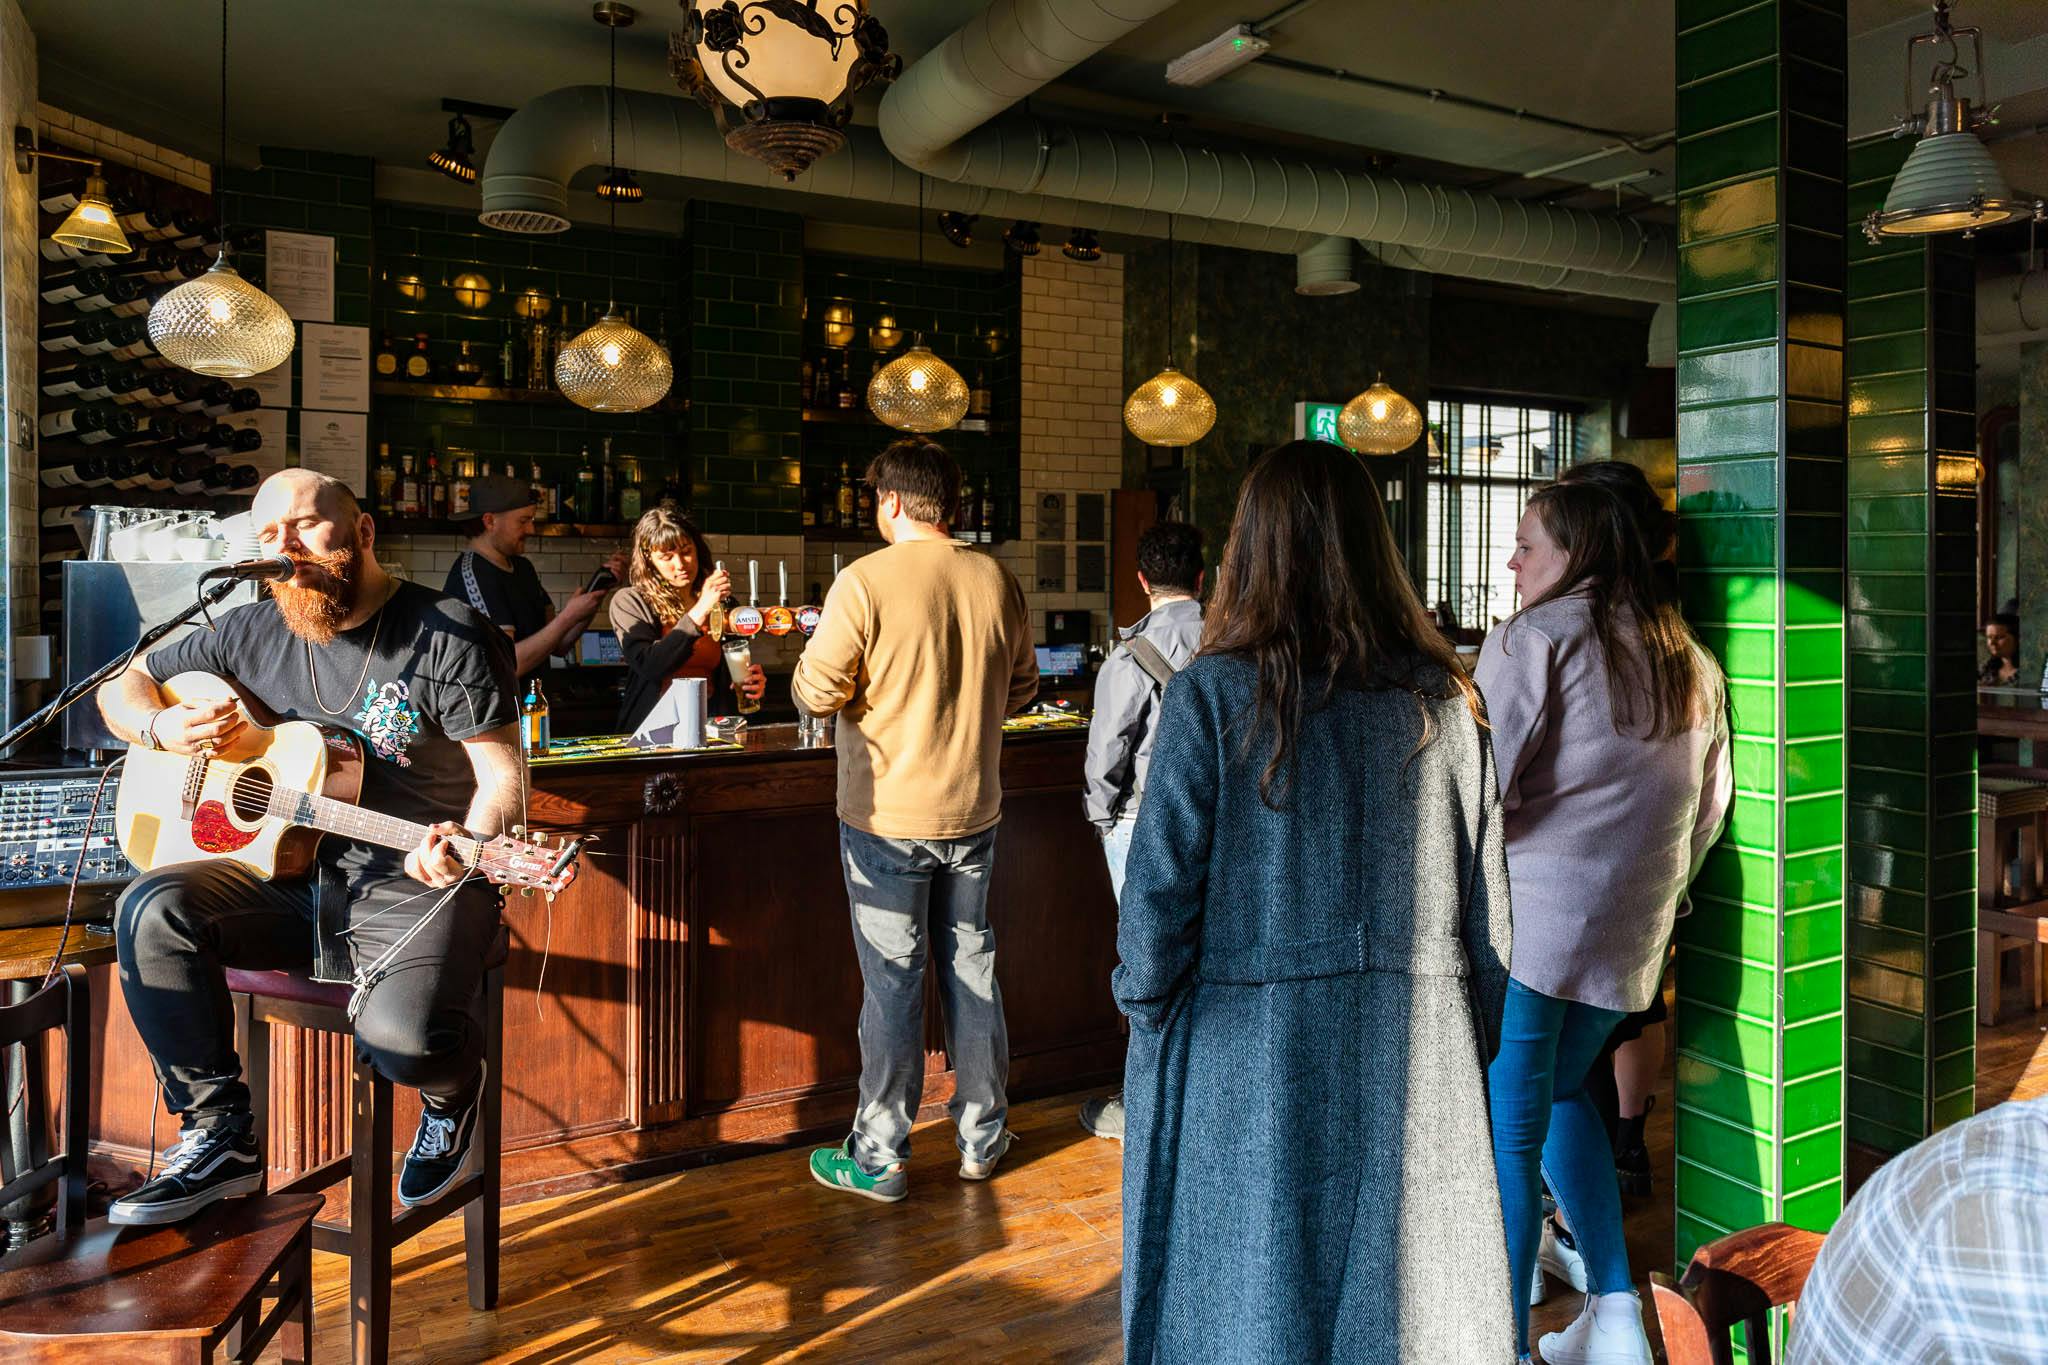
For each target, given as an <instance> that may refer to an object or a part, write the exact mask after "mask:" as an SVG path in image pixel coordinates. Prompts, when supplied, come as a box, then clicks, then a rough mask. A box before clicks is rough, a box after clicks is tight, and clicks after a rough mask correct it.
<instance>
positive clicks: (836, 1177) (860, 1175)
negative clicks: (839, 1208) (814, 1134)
mask: <svg viewBox="0 0 2048 1365" xmlns="http://www.w3.org/2000/svg"><path fill="white" fill-rule="evenodd" d="M852 1142H853V1139H852V1138H848V1139H847V1140H846V1141H845V1142H844V1143H841V1144H840V1145H839V1146H837V1147H819V1148H817V1149H816V1150H814V1151H813V1152H812V1153H811V1179H813V1180H815V1181H817V1182H818V1183H819V1184H820V1185H823V1186H824V1187H825V1188H826V1189H828V1190H844V1191H846V1192H847V1193H848V1194H857V1195H859V1196H860V1197H861V1198H863V1199H873V1200H875V1201H877V1202H878V1203H883V1204H893V1203H895V1202H896V1201H897V1200H899V1199H901V1198H902V1197H903V1196H904V1195H906V1194H909V1193H910V1177H908V1176H907V1175H905V1174H904V1173H903V1163H902V1162H900V1161H899V1162H896V1163H895V1164H893V1165H891V1166H890V1167H889V1168H888V1169H887V1170H885V1171H883V1172H882V1173H881V1174H880V1175H869V1174H868V1173H867V1172H866V1171H863V1170H862V1169H861V1168H860V1163H859V1162H858V1161H855V1160H854V1159H853V1153H852V1152H851V1151H849V1150H848V1147H849V1146H850V1145H851V1144H852Z"/></svg>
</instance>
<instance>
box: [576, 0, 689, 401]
mask: <svg viewBox="0 0 2048 1365" xmlns="http://www.w3.org/2000/svg"><path fill="white" fill-rule="evenodd" d="M591 17H592V18H593V19H595V20H597V22H598V23H600V24H603V25H604V26H605V27H606V28H608V29H610V30H611V47H612V72H611V84H610V85H608V86H607V87H606V88H605V90H606V93H605V119H606V122H607V124H608V125H609V127H610V134H611V157H610V161H611V165H610V166H609V167H608V173H609V175H611V176H616V175H617V174H618V160H619V115H618V103H619V30H620V29H622V28H625V27H626V26H627V25H629V24H631V23H632V22H633V19H634V11H633V7H632V6H631V5H625V4H619V3H617V2H616V0H599V3H598V4H596V5H593V6H592V7H591ZM620 197H621V196H619V195H617V194H608V195H606V196H605V203H606V204H607V205H608V206H609V207H610V211H611V228H610V236H609V237H607V239H606V245H605V279H606V282H607V293H608V294H609V295H610V297H609V298H607V299H606V301H605V305H604V316H603V317H601V318H599V319H598V320H597V321H596V322H594V323H592V324H591V325H590V326H589V328H587V329H586V330H584V331H583V332H581V333H579V334H578V335H577V336H576V337H575V338H573V339H572V340H571V341H570V342H569V344H568V345H566V346H564V347H562V349H561V351H560V353H559V354H557V355H556V357H555V387H556V388H558V389H560V390H561V391H562V394H563V396H564V397H566V398H567V399H568V400H569V401H570V402H572V403H575V404H576V405H577V406H579V407H585V408H589V409H590V410H591V411H593V412H639V411H640V410H641V409H643V408H648V407H651V406H653V405H654V404H656V403H658V402H660V401H661V400H662V397H663V396H664V395H665V394H667V393H668V390H669V385H670V384H672V383H674V382H675V366H674V365H673V364H672V363H671V362H670V360H669V358H668V352H667V351H665V350H663V349H662V348H661V347H660V346H659V345H657V344H656V343H655V341H654V340H653V338H651V337H649V336H648V335H647V334H646V333H645V332H643V331H641V330H640V329H639V328H637V327H635V326H634V325H633V324H632V323H630V322H628V321H626V317H625V314H623V313H621V312H620V311H619V305H618V297H617V296H618V247H617V242H616V239H617V237H618V232H619V199H620Z"/></svg>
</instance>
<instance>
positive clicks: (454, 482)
mask: <svg viewBox="0 0 2048 1365" xmlns="http://www.w3.org/2000/svg"><path fill="white" fill-rule="evenodd" d="M474 478H476V460H475V459H474V458H472V457H471V456H470V455H469V454H467V453H464V454H460V455H457V456H456V457H455V459H454V461H453V462H452V468H451V469H450V471H449V479H448V515H449V516H450V517H452V518H454V519H455V520H456V521H464V520H466V519H467V518H468V517H469V486H470V481H471V480H472V479H474Z"/></svg>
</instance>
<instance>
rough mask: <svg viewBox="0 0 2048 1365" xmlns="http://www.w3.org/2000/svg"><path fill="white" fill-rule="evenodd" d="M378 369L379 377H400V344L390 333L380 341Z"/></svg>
mask: <svg viewBox="0 0 2048 1365" xmlns="http://www.w3.org/2000/svg"><path fill="white" fill-rule="evenodd" d="M376 369H377V377H378V378H379V379H396V378H398V345H397V343H396V342H394V341H393V340H392V339H391V336H390V334H389V333H386V334H385V337H384V340H383V341H382V342H380V343H378V346H377V362H376Z"/></svg>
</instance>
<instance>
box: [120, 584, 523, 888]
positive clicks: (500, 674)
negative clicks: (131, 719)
mask: <svg viewBox="0 0 2048 1365" xmlns="http://www.w3.org/2000/svg"><path fill="white" fill-rule="evenodd" d="M216 627H217V628H216V629H214V630H207V629H205V628H204V627H201V628H200V629H198V630H195V631H193V632H192V633H191V634H189V635H186V636H185V637H184V638H182V639H179V640H176V641H173V642H172V643H171V644H168V645H164V646H162V647H161V648H158V649H156V650H154V651H152V652H151V653H150V655H149V657H148V658H147V659H146V660H144V667H145V668H147V669H148V671H149V674H150V676H151V677H153V678H155V679H156V680H157V681H158V682H165V681H168V680H169V679H171V678H173V677H175V676H176V675H178V674H180V673H187V672H192V671H200V672H206V673H217V674H220V675H221V676H223V677H228V678H232V679H234V680H235V681H236V682H238V683H240V684H241V686H242V688H243V689H244V690H245V691H247V692H248V693H249V694H250V695H251V696H253V697H255V698H256V700H258V701H260V702H262V703H263V704H264V705H265V706H267V707H269V708H270V709H271V710H272V711H273V712H275V713H276V714H277V715H278V716H279V717H280V718H282V719H285V720H310V721H314V722H316V723H318V724H321V725H328V726H333V727H335V728H337V729H343V730H348V731H350V732H352V733H354V734H355V735H356V736H357V737H359V738H360V739H361V740H362V742H363V756H364V759H365V770H364V773H363V795H362V801H361V804H362V805H364V806H366V807H369V808H370V809H373V810H377V811H381V812H383V813H384V814H387V815H393V816H396V817H398V818H399V819H401V820H412V821H415V822H417V823H420V824H431V823H433V822H434V821H436V820H458V821H459V820H461V819H462V818H463V817H464V816H465V815H466V814H467V813H468V811H469V802H470V798H471V797H472V796H474V795H475V793H476V775H475V771H474V769H472V768H471V766H470V762H469V758H468V756H467V755H466V754H464V753H463V751H462V741H463V740H465V739H472V738H474V737H476V736H477V735H480V734H483V733H484V732H485V731H487V730H495V729H497V728H499V727H500V726H505V725H511V724H513V723H514V722H515V721H516V720H517V719H518V714H519V712H518V699H517V698H516V697H515V696H514V695H513V692H512V650H511V647H510V646H509V645H507V644H506V642H505V636H504V634H503V632H501V631H499V630H498V629H497V628H496V627H494V626H493V625H491V623H490V622H489V621H488V620H486V619H485V618H484V617H483V616H481V615H480V614H478V613H477V612H476V611H474V610H472V609H471V608H470V607H469V606H467V605H465V604H464V603H461V602H458V601H456V600H454V599H453V598H451V597H445V596H443V595H442V594H440V593H438V592H435V591H434V590H433V589H431V588H426V587H422V586H421V585H419V584H417V583H400V584H399V586H398V591H397V592H396V593H394V594H393V595H392V597H391V600H390V601H388V602H386V603H385V604H384V607H383V609H382V610H381V611H379V612H378V613H377V615H375V616H372V617H371V618H370V619H369V620H367V621H365V622H364V623H363V624H362V625H360V626H357V627H356V628H355V629H354V630H349V631H344V632H342V633H341V634H340V635H338V636H336V637H335V638H334V639H333V640H332V641H331V642H329V643H328V644H326V645H320V646H309V645H307V643H306V642H305V641H304V640H301V639H300V638H299V637H298V636H296V635H294V634H292V632H291V630H290V629H289V628H288V627H287V626H286V625H285V623H284V619H283V618H282V617H281V616H279V615H278V611H277V604H276V603H275V602H274V601H272V600H270V599H269V598H265V599H264V600H263V601H261V602H255V603H252V604H250V605H248V606H244V607H237V608H235V609H234V610H233V611H230V612H228V613H226V614H225V615H223V616H220V617H219V618H217V620H216ZM309 669H310V670H311V671H310V673H309V671H308V670H309ZM316 679H317V682H318V691H317V693H316V691H315V680H316ZM329 708H332V709H331V710H330V709H329ZM322 852H323V861H331V862H334V863H335V864H336V865H337V866H341V867H345V868H362V869H365V870H369V869H376V870H379V871H383V870H395V869H397V868H399V867H402V866H403V863H404V858H405V855H404V853H403V852H402V851H399V850H395V849H382V848H371V847H368V846H364V845H353V844H348V843H346V841H343V840H339V839H337V838H335V837H334V836H332V835H329V836H328V837H327V838H326V839H325V840H323V841H322Z"/></svg>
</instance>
